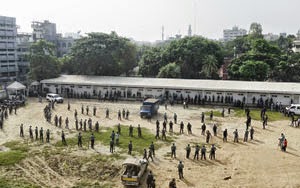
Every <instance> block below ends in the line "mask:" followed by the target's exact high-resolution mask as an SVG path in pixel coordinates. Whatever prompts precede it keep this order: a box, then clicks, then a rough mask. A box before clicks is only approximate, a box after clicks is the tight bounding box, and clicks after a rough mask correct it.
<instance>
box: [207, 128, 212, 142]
mask: <svg viewBox="0 0 300 188" xmlns="http://www.w3.org/2000/svg"><path fill="white" fill-rule="evenodd" d="M210 138H211V133H210V132H209V130H207V131H206V143H207V144H208V143H209V139H210Z"/></svg>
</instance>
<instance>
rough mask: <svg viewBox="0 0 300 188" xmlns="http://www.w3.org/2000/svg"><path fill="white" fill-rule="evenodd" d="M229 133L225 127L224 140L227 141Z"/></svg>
mask: <svg viewBox="0 0 300 188" xmlns="http://www.w3.org/2000/svg"><path fill="white" fill-rule="evenodd" d="M227 135H228V133H227V129H225V130H224V131H223V142H227Z"/></svg>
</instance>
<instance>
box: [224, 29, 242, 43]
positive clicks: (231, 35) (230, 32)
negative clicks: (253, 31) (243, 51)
mask: <svg viewBox="0 0 300 188" xmlns="http://www.w3.org/2000/svg"><path fill="white" fill-rule="evenodd" d="M245 35H247V30H246V29H241V28H238V27H237V26H234V27H232V29H224V30H223V39H224V42H227V41H231V40H234V39H236V38H237V37H240V36H245Z"/></svg>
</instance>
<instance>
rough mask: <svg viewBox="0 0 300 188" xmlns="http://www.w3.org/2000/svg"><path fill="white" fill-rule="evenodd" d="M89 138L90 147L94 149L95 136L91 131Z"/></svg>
mask: <svg viewBox="0 0 300 188" xmlns="http://www.w3.org/2000/svg"><path fill="white" fill-rule="evenodd" d="M90 139H91V148H92V149H94V145H95V136H94V133H92V135H91V138H90Z"/></svg>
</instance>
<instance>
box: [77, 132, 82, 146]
mask: <svg viewBox="0 0 300 188" xmlns="http://www.w3.org/2000/svg"><path fill="white" fill-rule="evenodd" d="M77 145H78V147H81V148H82V135H81V132H79V133H78V139H77Z"/></svg>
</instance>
